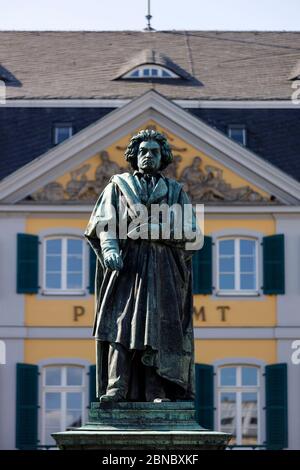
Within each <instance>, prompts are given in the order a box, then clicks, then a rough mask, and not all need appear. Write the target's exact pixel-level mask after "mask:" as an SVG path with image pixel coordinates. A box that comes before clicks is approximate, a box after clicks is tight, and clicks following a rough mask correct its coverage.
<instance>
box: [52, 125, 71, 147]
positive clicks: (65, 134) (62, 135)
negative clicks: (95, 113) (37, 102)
mask: <svg viewBox="0 0 300 470" xmlns="http://www.w3.org/2000/svg"><path fill="white" fill-rule="evenodd" d="M71 134H72V127H71V126H57V127H56V130H55V135H56V142H55V143H56V144H60V142H63V141H64V140H66V139H68V138H69V137H70V136H71Z"/></svg>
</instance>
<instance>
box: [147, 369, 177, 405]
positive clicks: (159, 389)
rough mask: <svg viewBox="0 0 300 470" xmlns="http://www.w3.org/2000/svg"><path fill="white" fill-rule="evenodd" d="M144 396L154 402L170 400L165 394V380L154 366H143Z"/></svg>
mask: <svg viewBox="0 0 300 470" xmlns="http://www.w3.org/2000/svg"><path fill="white" fill-rule="evenodd" d="M145 396H146V400H147V401H153V402H154V403H162V402H165V401H171V400H170V399H169V398H167V396H166V390H165V381H164V379H163V378H162V377H160V375H158V374H157V372H156V369H155V368H154V367H145Z"/></svg>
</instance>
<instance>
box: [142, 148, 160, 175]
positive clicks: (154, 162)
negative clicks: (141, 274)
mask: <svg viewBox="0 0 300 470" xmlns="http://www.w3.org/2000/svg"><path fill="white" fill-rule="evenodd" d="M160 163H161V152H160V145H159V144H158V143H157V142H156V141H155V140H146V141H144V142H142V143H141V144H140V146H139V151H138V155H137V165H138V168H139V170H140V171H141V172H142V173H156V172H157V171H158V169H159V168H160Z"/></svg>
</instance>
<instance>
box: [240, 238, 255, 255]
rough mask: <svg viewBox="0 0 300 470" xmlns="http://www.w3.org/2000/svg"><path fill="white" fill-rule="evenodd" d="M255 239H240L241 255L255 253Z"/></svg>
mask: <svg viewBox="0 0 300 470" xmlns="http://www.w3.org/2000/svg"><path fill="white" fill-rule="evenodd" d="M255 247H256V243H255V240H240V252H241V255H252V256H254V255H255Z"/></svg>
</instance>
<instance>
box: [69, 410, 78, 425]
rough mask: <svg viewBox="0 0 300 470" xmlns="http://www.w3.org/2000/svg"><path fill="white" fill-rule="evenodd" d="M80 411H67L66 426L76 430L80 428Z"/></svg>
mask: <svg viewBox="0 0 300 470" xmlns="http://www.w3.org/2000/svg"><path fill="white" fill-rule="evenodd" d="M81 424H82V421H81V410H68V412H67V426H68V427H73V428H75V427H76V428H78V427H79V426H81Z"/></svg>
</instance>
